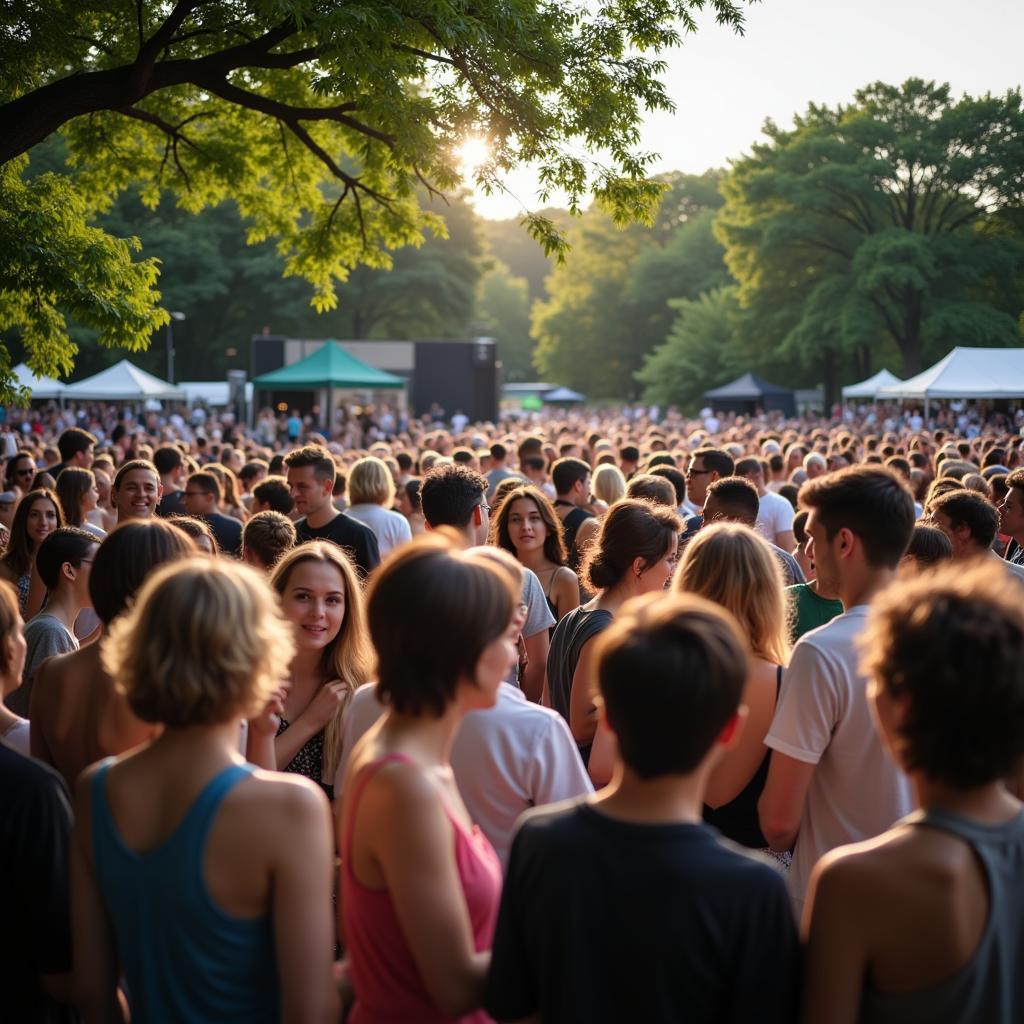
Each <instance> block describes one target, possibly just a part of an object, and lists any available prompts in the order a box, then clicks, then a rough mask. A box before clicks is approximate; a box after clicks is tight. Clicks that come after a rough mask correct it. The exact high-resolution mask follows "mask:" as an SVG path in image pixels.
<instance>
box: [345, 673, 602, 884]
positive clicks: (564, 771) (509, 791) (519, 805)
mask: <svg viewBox="0 0 1024 1024" xmlns="http://www.w3.org/2000/svg"><path fill="white" fill-rule="evenodd" d="M383 713H384V705H383V704H381V703H380V701H379V700H378V699H377V687H376V685H374V684H372V683H370V684H367V685H365V686H361V687H359V689H358V690H356V692H355V693H354V694H353V695H352V700H351V702H350V704H349V706H348V710H347V711H346V713H345V726H344V730H343V736H342V748H341V761H340V762H339V764H338V772H337V774H336V775H335V777H334V798H335V800H337V799H338V797H339V795H340V793H341V789H342V783H343V781H344V778H345V771H346V769H347V768H348V762H349V759H350V758H351V756H352V751H353V750H354V749H355V746H356V744H357V743H358V742H359V740H360V739H361V738H362V737H363V736H364V735H365V734H366V733H367V732H369V730H370V729H371V728H372V726H373V725H374V723H375V722H376V721H377V719H378V718H380V716H381V715H382V714H383ZM451 764H452V770H453V772H454V774H455V784H456V785H457V786H458V787H459V793H460V794H461V795H462V799H463V800H464V801H465V803H466V810H468V811H469V816H470V817H471V818H472V819H473V821H474V822H475V823H476V824H477V825H479V826H480V830H481V831H482V832H483V833H484V835H485V836H487V838H488V839H489V840H490V842H491V845H492V846H493V847H494V849H495V851H496V852H497V854H498V856H499V857H500V858H501V863H502V865H504V864H505V863H506V862H507V860H508V853H509V848H510V847H511V845H512V836H513V833H514V832H515V824H516V822H517V821H518V820H519V816H520V815H521V814H522V813H523V812H524V811H526V810H529V808H531V807H540V806H542V805H543V804H551V803H556V802H557V801H559V800H569V799H572V798H574V797H578V796H582V795H583V794H585V793H592V792H593V791H594V787H593V785H592V784H591V782H590V776H588V775H587V773H586V771H585V769H584V767H583V762H582V761H581V760H580V755H579V751H578V750H577V748H576V743H575V741H574V740H573V738H572V735H571V734H570V732H569V728H568V726H567V725H566V724H565V721H564V719H563V718H562V716H561V715H559V714H558V713H557V712H555V711H552V710H551V709H550V708H542V707H541V706H540V705H538V704H532V703H530V701H528V700H527V699H526V698H525V697H524V696H523V694H522V692H521V691H520V690H517V689H516V688H515V687H514V686H510V685H509V684H508V683H502V684H501V686H500V687H499V689H498V701H497V703H496V704H495V705H494V707H493V708H488V709H486V710H483V711H472V712H470V713H469V714H468V715H466V717H465V718H464V719H463V721H462V725H461V726H460V727H459V731H458V733H457V734H456V736H455V741H454V742H453V743H452V752H451Z"/></svg>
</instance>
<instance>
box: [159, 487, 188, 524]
mask: <svg viewBox="0 0 1024 1024" xmlns="http://www.w3.org/2000/svg"><path fill="white" fill-rule="evenodd" d="M156 514H157V515H158V516H162V517H163V518H164V519H167V518H169V517H170V516H187V515H188V511H187V510H186V508H185V492H184V491H164V493H163V494H162V495H160V504H159V505H157V507H156Z"/></svg>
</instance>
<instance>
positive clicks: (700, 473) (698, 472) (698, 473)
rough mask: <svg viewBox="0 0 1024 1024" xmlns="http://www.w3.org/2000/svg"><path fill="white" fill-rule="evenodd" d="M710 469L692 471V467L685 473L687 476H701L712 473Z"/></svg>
mask: <svg viewBox="0 0 1024 1024" xmlns="http://www.w3.org/2000/svg"><path fill="white" fill-rule="evenodd" d="M712 472H714V470H711V469H694V468H693V467H692V466H691V467H690V469H688V470H687V471H686V475H687V476H703V475H704V474H705V473H712Z"/></svg>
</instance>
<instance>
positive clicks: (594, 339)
mask: <svg viewBox="0 0 1024 1024" xmlns="http://www.w3.org/2000/svg"><path fill="white" fill-rule="evenodd" d="M569 238H570V242H571V246H572V253H571V255H570V257H569V258H568V259H567V260H566V262H565V263H563V264H560V265H558V266H556V267H555V269H554V271H553V272H552V274H551V277H550V278H549V279H548V294H549V296H550V298H549V299H547V301H544V302H536V303H534V305H533V311H532V328H531V333H532V334H533V336H534V338H536V339H537V350H536V354H535V356H534V361H535V363H536V365H537V369H538V370H540V372H541V374H542V375H543V376H544V377H545V378H547V379H550V380H551V381H552V382H553V383H556V384H565V385H568V386H569V387H572V388H578V389H579V390H580V391H582V392H584V393H585V394H586V395H587V396H588V397H591V398H623V397H626V396H627V395H628V393H629V392H631V391H632V389H633V374H634V372H635V371H636V370H637V369H639V367H640V362H641V360H642V359H643V355H644V351H645V344H646V339H644V338H641V339H639V340H638V338H637V335H636V331H635V326H636V325H635V324H634V323H633V322H632V318H631V316H630V310H629V307H628V306H627V304H626V303H625V302H623V301H622V297H623V295H624V293H625V291H626V289H627V287H628V286H629V268H630V266H631V264H632V262H633V260H634V259H636V257H637V254H638V253H639V252H640V251H641V249H642V247H643V246H644V244H645V231H644V229H643V228H641V227H640V226H639V225H633V226H632V227H629V228H626V229H621V228H616V227H615V225H614V224H613V223H612V219H611V217H610V216H608V215H607V214H606V213H604V212H603V211H601V210H590V211H588V213H587V214H586V216H585V217H584V218H583V221H582V223H581V224H580V225H579V227H578V228H576V229H574V230H573V231H572V232H570V235H569Z"/></svg>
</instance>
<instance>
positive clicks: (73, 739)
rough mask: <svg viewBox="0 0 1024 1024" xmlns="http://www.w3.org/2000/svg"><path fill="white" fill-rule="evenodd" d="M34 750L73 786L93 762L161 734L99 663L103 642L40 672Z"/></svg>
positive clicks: (35, 692) (35, 696)
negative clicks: (134, 709)
mask: <svg viewBox="0 0 1024 1024" xmlns="http://www.w3.org/2000/svg"><path fill="white" fill-rule="evenodd" d="M29 713H30V720H31V722H32V733H31V744H32V755H33V756H34V757H38V758H39V759H40V760H41V761H44V762H45V763H46V764H49V765H51V766H52V767H54V768H56V769H57V771H58V772H60V774H61V775H62V776H63V777H64V781H65V782H66V783H67V784H68V786H69V787H74V785H75V782H76V780H77V779H78V776H79V775H80V774H81V773H82V771H83V770H84V769H85V768H86V767H88V766H89V765H90V764H93V763H95V762H96V761H100V760H102V759H103V758H105V757H113V756H115V755H117V754H123V753H124V752H125V751H126V750H131V749H132V748H133V747H137V746H138V745H139V744H140V743H145V742H147V741H148V740H151V739H153V738H154V737H155V736H158V735H159V734H160V727H159V726H154V725H151V724H149V723H147V722H143V721H140V720H139V719H138V718H137V717H136V716H135V715H134V714H133V713H132V710H131V708H130V707H129V706H128V702H127V701H126V700H125V698H124V695H123V694H121V693H120V692H119V691H118V689H117V687H116V686H115V685H114V681H113V679H111V678H110V676H109V675H108V674H107V673H106V672H105V671H104V669H103V666H102V664H101V662H100V644H99V643H95V644H90V645H89V646H88V647H83V648H82V649H81V650H79V651H75V652H74V653H72V654H65V655H63V656H61V657H57V658H51V659H50V660H49V661H47V662H46V663H45V664H44V665H43V666H42V668H41V669H40V670H39V672H37V673H36V680H35V685H34V687H33V691H32V703H31V705H30V708H29Z"/></svg>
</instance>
